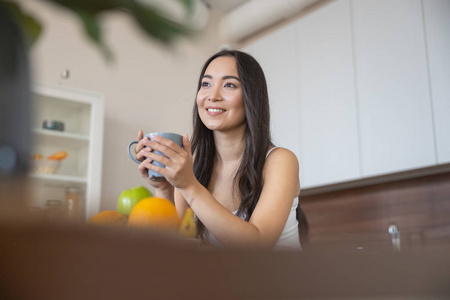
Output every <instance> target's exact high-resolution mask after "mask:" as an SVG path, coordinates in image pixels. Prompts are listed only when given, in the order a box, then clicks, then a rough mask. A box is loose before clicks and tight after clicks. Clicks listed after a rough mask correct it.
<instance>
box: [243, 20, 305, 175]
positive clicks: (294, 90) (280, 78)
mask: <svg viewBox="0 0 450 300" xmlns="http://www.w3.org/2000/svg"><path fill="white" fill-rule="evenodd" d="M297 45H298V44H297V26H296V24H291V25H288V26H286V27H283V28H282V29H280V30H278V31H276V32H274V33H273V34H271V35H270V36H267V37H266V38H262V39H259V40H257V41H256V42H254V43H252V44H251V45H249V46H247V47H245V48H244V49H243V51H246V52H248V53H249V54H251V55H252V56H254V57H255V59H256V60H257V61H258V62H259V63H260V65H261V67H262V68H263V70H264V74H265V76H266V81H267V85H268V91H269V101H270V113H271V120H270V121H271V131H272V139H273V142H274V143H275V145H276V146H281V147H285V148H288V149H290V150H291V151H292V152H294V153H295V154H296V155H297V157H298V158H299V160H300V164H301V160H302V153H301V151H300V147H299V141H300V140H299V135H300V127H299V126H300V123H299V119H300V111H299V110H300V108H299V100H298V76H297V51H298V50H297ZM303 170H304V169H303V167H302V165H300V178H301V179H302V177H303V176H304V174H303Z"/></svg>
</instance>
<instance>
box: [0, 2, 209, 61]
mask: <svg viewBox="0 0 450 300" xmlns="http://www.w3.org/2000/svg"><path fill="white" fill-rule="evenodd" d="M41 1H47V2H50V3H53V4H57V5H60V6H62V7H64V8H66V9H68V10H70V11H71V12H73V13H74V14H75V15H77V16H78V17H79V18H80V20H81V21H82V24H83V27H84V30H85V32H86V34H87V35H88V37H89V38H90V39H91V40H92V41H93V42H94V43H95V44H96V45H97V46H98V48H99V49H100V51H101V52H102V54H103V55H104V57H105V58H106V59H107V60H111V59H112V58H113V55H112V52H111V50H110V49H109V47H108V46H107V45H106V44H105V41H104V40H103V32H102V27H101V16H102V14H104V13H106V12H113V11H120V12H123V13H126V14H128V15H129V16H130V18H132V19H134V20H135V21H136V23H137V25H138V26H139V27H140V28H141V29H142V30H143V31H144V33H145V34H146V35H148V36H149V37H152V38H154V39H155V40H156V41H158V42H161V43H163V44H165V45H170V43H171V42H172V41H173V40H174V39H175V38H177V37H180V36H187V35H189V34H192V33H193V32H194V31H195V30H197V29H198V26H196V23H198V22H194V21H195V19H198V18H200V16H199V14H198V12H199V11H204V10H205V8H203V7H202V6H201V3H202V2H201V1H199V0H166V1H163V2H161V1H156V0H41ZM0 6H3V7H4V8H6V9H8V10H9V11H10V13H11V15H12V17H13V19H14V21H15V22H16V23H17V24H18V25H19V26H20V28H21V29H22V31H23V33H24V35H25V41H26V42H27V45H32V44H33V43H34V42H35V41H36V40H37V39H38V37H39V35H40V34H41V32H42V30H43V27H42V25H41V24H40V22H39V21H38V19H36V18H35V17H34V16H30V15H26V14H25V13H24V11H22V9H21V7H20V2H19V1H17V0H0ZM201 8H203V10H202V9H201ZM174 10H175V11H177V13H176V14H174V13H171V12H172V11H174ZM206 15H207V13H203V18H207V16H206ZM194 18H195V19H194Z"/></svg>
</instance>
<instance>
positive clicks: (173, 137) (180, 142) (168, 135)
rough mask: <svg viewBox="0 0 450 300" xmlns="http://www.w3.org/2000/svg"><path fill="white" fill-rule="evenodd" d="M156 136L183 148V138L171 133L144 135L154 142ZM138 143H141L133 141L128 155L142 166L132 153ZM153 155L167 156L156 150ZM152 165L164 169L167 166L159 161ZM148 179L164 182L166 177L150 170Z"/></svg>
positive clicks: (129, 146) (129, 145)
mask: <svg viewBox="0 0 450 300" xmlns="http://www.w3.org/2000/svg"><path fill="white" fill-rule="evenodd" d="M154 135H157V136H160V137H163V138H166V139H168V140H171V141H173V142H175V143H176V144H177V145H178V146H180V147H183V136H181V135H179V134H176V133H171V132H153V133H149V134H146V135H144V137H148V138H149V139H150V140H151V141H152V137H153V136H154ZM137 143H139V141H132V142H131V143H129V144H128V149H127V151H128V155H129V156H130V158H131V159H132V160H133V161H134V162H136V163H138V164H140V163H141V161H139V160H137V159H136V158H135V157H134V156H133V155H132V154H131V152H130V149H131V146H132V145H133V144H137ZM153 153H155V154H159V155H162V156H165V155H164V154H162V153H161V152H159V151H156V150H154V151H153ZM166 157H167V156H166ZM152 164H153V165H155V166H159V167H162V168H165V167H166V166H165V165H163V164H161V163H159V162H157V161H153V162H152ZM148 177H149V178H150V179H152V180H163V179H165V178H164V176H162V175H161V174H159V173H156V172H155V171H152V170H148Z"/></svg>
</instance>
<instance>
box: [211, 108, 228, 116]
mask: <svg viewBox="0 0 450 300" xmlns="http://www.w3.org/2000/svg"><path fill="white" fill-rule="evenodd" d="M206 112H207V113H208V115H210V116H213V117H214V116H218V115H221V114H223V113H225V112H226V110H225V109H222V108H218V107H207V108H206Z"/></svg>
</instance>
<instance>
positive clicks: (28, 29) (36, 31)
mask: <svg viewBox="0 0 450 300" xmlns="http://www.w3.org/2000/svg"><path fill="white" fill-rule="evenodd" d="M0 5H2V6H3V7H5V8H6V9H7V10H8V11H9V12H10V13H11V16H12V18H13V19H14V20H15V22H16V23H17V25H18V26H19V28H20V29H21V30H22V34H23V37H24V42H25V45H26V46H27V47H28V48H31V46H32V45H33V44H34V43H35V42H36V40H37V39H38V37H39V36H40V34H41V32H42V25H41V24H40V23H39V22H38V21H37V20H36V19H35V18H34V17H32V16H29V15H26V14H24V12H23V11H22V9H21V8H20V6H19V5H17V4H16V3H13V2H11V1H0Z"/></svg>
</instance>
